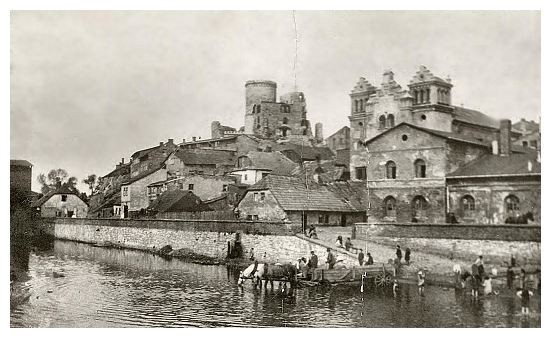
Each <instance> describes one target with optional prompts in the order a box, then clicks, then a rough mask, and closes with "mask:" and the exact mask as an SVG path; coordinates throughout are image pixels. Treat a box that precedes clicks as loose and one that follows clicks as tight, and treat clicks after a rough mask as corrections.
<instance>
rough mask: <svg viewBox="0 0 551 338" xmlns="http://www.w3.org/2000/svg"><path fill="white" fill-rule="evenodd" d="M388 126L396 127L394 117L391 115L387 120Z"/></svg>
mask: <svg viewBox="0 0 551 338" xmlns="http://www.w3.org/2000/svg"><path fill="white" fill-rule="evenodd" d="M387 125H388V127H389V128H392V127H394V115H392V114H389V115H388V118H387Z"/></svg>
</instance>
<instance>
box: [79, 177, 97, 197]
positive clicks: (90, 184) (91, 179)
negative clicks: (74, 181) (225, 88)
mask: <svg viewBox="0 0 551 338" xmlns="http://www.w3.org/2000/svg"><path fill="white" fill-rule="evenodd" d="M96 181H97V177H96V175H95V174H90V175H88V177H87V178H85V179H83V180H82V183H84V184H86V185H88V189H90V195H92V194H93V193H94V188H95V186H96Z"/></svg>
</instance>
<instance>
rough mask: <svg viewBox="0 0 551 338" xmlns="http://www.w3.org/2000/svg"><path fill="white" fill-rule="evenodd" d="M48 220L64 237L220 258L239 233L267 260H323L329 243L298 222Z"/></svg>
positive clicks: (350, 260)
mask: <svg viewBox="0 0 551 338" xmlns="http://www.w3.org/2000/svg"><path fill="white" fill-rule="evenodd" d="M43 224H44V226H45V227H46V228H49V232H50V234H51V235H53V236H54V237H55V238H59V239H65V240H71V241H79V242H85V243H94V244H95V243H105V242H111V243H113V244H116V245H119V246H121V247H125V248H132V249H140V250H151V249H159V248H161V247H163V246H165V245H170V246H172V248H173V249H175V250H177V249H188V250H191V251H193V252H194V253H197V254H201V255H204V256H208V257H212V258H218V259H224V258H226V255H227V245H228V244H227V243H228V241H231V240H232V239H235V234H236V233H237V232H239V233H240V234H241V243H242V245H243V249H244V251H245V255H246V256H248V253H249V252H250V249H251V248H254V252H255V257H256V258H257V259H259V260H261V261H266V262H272V263H275V262H281V263H287V262H296V261H297V259H299V258H301V257H305V258H308V256H309V254H310V251H315V252H316V254H317V255H318V257H319V261H320V264H321V263H324V262H325V257H326V256H327V246H326V245H324V244H323V243H321V242H319V241H314V240H310V239H305V238H304V237H303V236H302V235H295V233H296V231H297V226H296V225H293V224H288V223H274V222H234V221H176V220H147V221H146V220H110V219H109V220H105V219H67V218H63V219H62V218H59V219H50V220H45V221H44V222H43ZM218 229H219V230H218ZM298 229H299V231H300V226H298ZM217 230H218V231H217ZM318 242H319V243H318ZM342 251H343V252H339V251H338V250H337V251H336V255H337V259H340V260H343V262H344V263H345V264H347V265H348V264H354V263H355V259H354V258H353V257H351V256H350V255H347V254H346V253H345V252H344V250H342Z"/></svg>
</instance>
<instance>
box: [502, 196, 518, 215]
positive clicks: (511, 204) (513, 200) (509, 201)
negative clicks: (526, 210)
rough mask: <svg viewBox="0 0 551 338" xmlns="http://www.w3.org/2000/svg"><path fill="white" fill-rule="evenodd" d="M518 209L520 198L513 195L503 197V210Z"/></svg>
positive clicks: (512, 210)
mask: <svg viewBox="0 0 551 338" xmlns="http://www.w3.org/2000/svg"><path fill="white" fill-rule="evenodd" d="M519 210H520V200H519V199H518V197H516V196H515V195H509V196H507V197H505V211H506V212H516V211H519Z"/></svg>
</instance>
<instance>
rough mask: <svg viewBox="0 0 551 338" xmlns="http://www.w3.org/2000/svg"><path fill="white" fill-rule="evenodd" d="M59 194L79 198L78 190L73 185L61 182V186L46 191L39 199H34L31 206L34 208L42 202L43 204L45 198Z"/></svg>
mask: <svg viewBox="0 0 551 338" xmlns="http://www.w3.org/2000/svg"><path fill="white" fill-rule="evenodd" d="M60 194H63V195H76V196H77V197H78V198H80V194H79V192H78V190H77V189H76V188H74V187H71V186H69V185H68V184H62V185H61V187H59V188H58V189H56V190H52V191H50V192H48V193H46V194H45V195H44V196H42V197H41V198H40V199H38V200H36V201H35V202H34V203H33V204H32V207H34V208H36V207H40V206H41V205H42V204H44V203H45V202H46V201H47V200H49V199H50V197H52V196H54V195H60Z"/></svg>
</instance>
